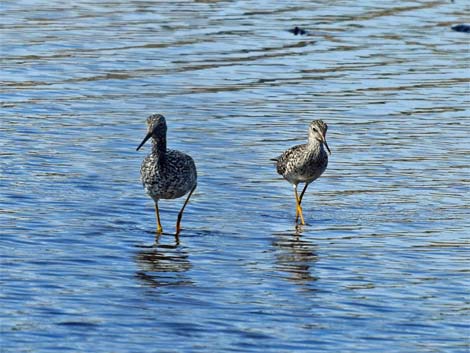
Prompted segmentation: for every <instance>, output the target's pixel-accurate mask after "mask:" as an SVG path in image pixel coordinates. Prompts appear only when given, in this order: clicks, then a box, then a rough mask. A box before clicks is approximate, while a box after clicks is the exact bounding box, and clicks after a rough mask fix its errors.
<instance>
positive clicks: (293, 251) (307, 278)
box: [272, 226, 318, 291]
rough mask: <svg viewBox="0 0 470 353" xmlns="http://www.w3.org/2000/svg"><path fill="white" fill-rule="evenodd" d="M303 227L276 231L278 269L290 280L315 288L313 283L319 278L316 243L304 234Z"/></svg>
mask: <svg viewBox="0 0 470 353" xmlns="http://www.w3.org/2000/svg"><path fill="white" fill-rule="evenodd" d="M302 231H303V229H302V227H301V226H297V227H296V229H295V230H294V231H291V232H289V231H287V232H274V233H273V237H274V240H273V242H272V247H273V249H274V256H275V259H274V261H275V266H276V269H277V270H279V271H280V272H282V273H283V274H284V276H282V277H283V278H285V279H286V280H288V281H289V282H292V283H294V284H297V285H299V286H301V287H302V288H303V289H306V290H310V291H311V290H314V287H312V284H313V283H314V282H316V281H317V280H318V277H317V276H315V274H314V273H315V263H316V262H317V261H318V255H317V250H316V245H315V244H314V243H313V242H312V241H310V240H309V239H308V238H307V237H305V236H302Z"/></svg>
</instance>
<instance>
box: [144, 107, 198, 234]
mask: <svg viewBox="0 0 470 353" xmlns="http://www.w3.org/2000/svg"><path fill="white" fill-rule="evenodd" d="M166 131H167V126H166V121H165V118H164V116H163V115H160V114H153V115H150V116H149V117H148V118H147V135H146V136H145V137H144V139H143V140H142V142H141V143H140V145H139V146H138V147H137V151H138V150H139V149H140V148H141V147H142V146H143V145H144V144H145V143H146V142H147V141H148V140H149V139H150V138H152V152H151V153H150V154H149V155H148V156H147V157H145V158H144V160H143V162H142V166H141V168H140V178H141V180H142V184H143V186H144V189H145V192H146V193H147V194H148V195H149V196H150V197H151V198H152V199H153V201H154V202H155V214H156V217H157V234H161V233H162V232H163V228H162V224H161V222H160V212H159V210H158V201H159V200H160V199H176V198H178V197H182V196H184V195H186V194H187V193H188V192H189V194H188V197H187V198H186V201H185V202H184V204H183V207H182V208H181V211H180V212H179V213H178V218H177V221H176V235H178V234H179V232H180V230H181V218H182V217H183V211H184V208H185V207H186V205H187V203H188V201H189V198H190V197H191V195H192V194H193V192H194V190H195V189H196V186H197V172H196V165H195V164H194V161H193V159H192V158H191V156H189V155H187V154H185V153H183V152H180V151H176V150H170V149H167V148H166Z"/></svg>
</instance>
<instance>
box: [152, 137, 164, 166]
mask: <svg viewBox="0 0 470 353" xmlns="http://www.w3.org/2000/svg"><path fill="white" fill-rule="evenodd" d="M152 154H153V155H155V156H157V157H158V161H159V163H161V162H163V161H164V160H165V157H166V136H165V137H158V138H152Z"/></svg>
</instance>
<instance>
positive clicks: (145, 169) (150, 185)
mask: <svg viewBox="0 0 470 353" xmlns="http://www.w3.org/2000/svg"><path fill="white" fill-rule="evenodd" d="M159 158H161V157H158V156H156V155H155V154H153V153H151V154H149V155H148V156H147V157H146V158H145V159H144V161H143V162H142V166H141V169H140V175H141V180H142V184H143V185H144V188H145V191H146V192H147V194H149V195H150V196H151V197H152V198H153V199H154V200H159V199H174V198H178V197H181V196H183V195H185V194H186V193H188V192H189V191H190V190H191V189H192V188H193V187H194V186H195V185H196V183H197V172H196V165H195V164H194V161H193V159H192V158H191V157H190V156H189V155H187V154H185V153H183V152H180V151H176V150H167V151H166V153H165V157H164V161H163V162H162V161H159Z"/></svg>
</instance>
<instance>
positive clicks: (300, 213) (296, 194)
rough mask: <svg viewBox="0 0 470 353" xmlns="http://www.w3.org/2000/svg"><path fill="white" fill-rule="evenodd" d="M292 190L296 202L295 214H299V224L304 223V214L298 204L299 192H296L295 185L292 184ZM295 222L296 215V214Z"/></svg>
mask: <svg viewBox="0 0 470 353" xmlns="http://www.w3.org/2000/svg"><path fill="white" fill-rule="evenodd" d="M294 192H295V202H296V206H297V208H296V212H295V213H296V215H298V216H300V224H302V225H303V224H305V221H304V215H303V214H302V207H301V206H300V199H299V194H298V193H297V185H295V184H294ZM296 222H297V216H296Z"/></svg>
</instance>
